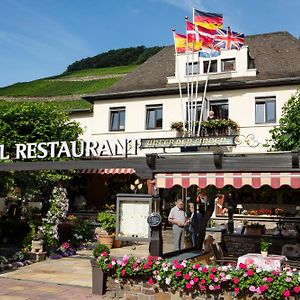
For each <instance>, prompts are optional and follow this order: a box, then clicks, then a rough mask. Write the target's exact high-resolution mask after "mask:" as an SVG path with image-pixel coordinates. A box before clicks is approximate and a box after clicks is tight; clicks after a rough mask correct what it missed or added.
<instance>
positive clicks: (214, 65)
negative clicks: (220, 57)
mask: <svg viewBox="0 0 300 300" xmlns="http://www.w3.org/2000/svg"><path fill="white" fill-rule="evenodd" d="M208 64H209V60H208V61H204V62H203V72H204V73H207V69H208ZM217 72H218V65H217V61H216V60H212V61H211V64H210V69H209V73H217Z"/></svg>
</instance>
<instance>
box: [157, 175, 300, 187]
mask: <svg viewBox="0 0 300 300" xmlns="http://www.w3.org/2000/svg"><path fill="white" fill-rule="evenodd" d="M155 184H156V187H157V188H171V187H172V186H174V185H180V186H182V187H184V188H188V187H189V186H191V185H197V186H199V187H200V188H205V187H207V186H208V185H214V186H216V187H217V188H223V187H224V186H226V185H231V186H233V187H235V188H241V187H242V186H244V185H250V186H252V187H253V188H260V187H261V186H263V185H269V186H271V187H272V188H274V189H277V188H280V187H281V186H282V185H288V186H290V187H292V188H294V189H298V188H300V172H292V173H291V172H277V173H276V172H273V173H257V172H252V173H246V172H240V173H239V172H234V173H164V174H156V175H155Z"/></svg>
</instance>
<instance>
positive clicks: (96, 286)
mask: <svg viewBox="0 0 300 300" xmlns="http://www.w3.org/2000/svg"><path fill="white" fill-rule="evenodd" d="M91 266H92V293H93V294H96V295H104V294H105V293H106V282H107V274H106V273H105V272H103V271H102V269H100V268H99V267H98V266H97V261H96V259H95V258H92V259H91Z"/></svg>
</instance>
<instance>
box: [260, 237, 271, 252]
mask: <svg viewBox="0 0 300 300" xmlns="http://www.w3.org/2000/svg"><path fill="white" fill-rule="evenodd" d="M271 245H272V243H271V242H270V241H269V240H266V239H262V240H261V242H260V250H261V251H268V250H269V248H270V246H271Z"/></svg>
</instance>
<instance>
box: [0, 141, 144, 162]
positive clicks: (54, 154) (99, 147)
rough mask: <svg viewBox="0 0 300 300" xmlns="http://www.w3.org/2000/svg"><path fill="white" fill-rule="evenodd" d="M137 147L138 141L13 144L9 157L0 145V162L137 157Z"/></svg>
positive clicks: (3, 146)
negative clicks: (12, 151) (12, 150)
mask: <svg viewBox="0 0 300 300" xmlns="http://www.w3.org/2000/svg"><path fill="white" fill-rule="evenodd" d="M139 145H140V140H135V139H130V140H129V139H124V140H99V141H70V142H66V141H62V142H41V143H26V144H15V153H14V155H11V156H10V155H8V154H7V153H6V152H5V145H0V160H9V159H13V160H24V159H45V158H60V157H69V158H78V157H99V156H127V155H137V153H138V150H139Z"/></svg>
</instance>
